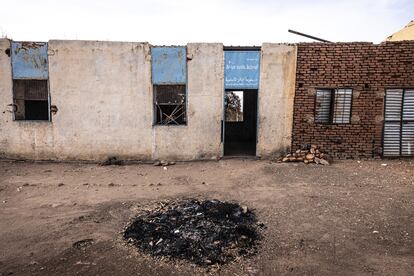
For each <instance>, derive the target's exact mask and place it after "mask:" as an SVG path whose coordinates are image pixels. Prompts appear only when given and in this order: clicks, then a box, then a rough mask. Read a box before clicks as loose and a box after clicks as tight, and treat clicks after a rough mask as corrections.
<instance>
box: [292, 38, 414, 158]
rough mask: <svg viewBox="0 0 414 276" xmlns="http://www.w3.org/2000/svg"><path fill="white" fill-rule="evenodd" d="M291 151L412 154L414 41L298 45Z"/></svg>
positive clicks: (355, 155) (350, 155) (348, 154)
mask: <svg viewBox="0 0 414 276" xmlns="http://www.w3.org/2000/svg"><path fill="white" fill-rule="evenodd" d="M295 85H296V93H295V100H294V122H293V132H292V150H296V149H299V148H303V147H306V146H307V145H309V144H317V145H319V146H320V147H321V148H322V149H323V150H325V151H326V152H328V153H330V154H331V155H332V156H333V157H334V158H341V159H344V158H373V157H374V158H378V157H382V156H384V157H388V156H413V155H414V90H413V89H414V41H401V42H386V43H381V44H372V43H365V42H362V43H361V42H356V43H302V44H298V56H297V69H296V84H295Z"/></svg>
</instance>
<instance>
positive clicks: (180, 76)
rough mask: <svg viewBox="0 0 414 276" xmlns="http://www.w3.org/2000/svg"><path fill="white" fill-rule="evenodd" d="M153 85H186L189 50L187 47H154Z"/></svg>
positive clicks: (152, 49)
mask: <svg viewBox="0 0 414 276" xmlns="http://www.w3.org/2000/svg"><path fill="white" fill-rule="evenodd" d="M151 61H152V66H151V67H152V83H153V84H186V82H187V50H186V48H185V47H152V48H151Z"/></svg>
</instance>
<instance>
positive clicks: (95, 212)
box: [0, 160, 414, 275]
mask: <svg viewBox="0 0 414 276" xmlns="http://www.w3.org/2000/svg"><path fill="white" fill-rule="evenodd" d="M382 163H386V164H387V166H383V165H382ZM189 197H195V198H201V199H213V198H215V199H220V200H226V201H237V202H239V203H240V204H243V205H247V206H248V207H249V208H252V209H254V210H255V212H256V213H257V216H258V219H259V220H260V221H261V222H263V223H264V224H265V225H266V226H267V228H266V229H265V230H264V231H263V236H264V238H263V240H262V242H261V244H260V247H259V252H258V253H257V254H256V255H254V256H251V257H249V258H243V259H238V260H236V261H235V262H232V263H230V264H227V265H224V266H221V267H210V268H202V267H197V266H194V265H191V264H188V263H185V262H172V261H169V260H155V259H152V258H151V257H149V256H146V255H143V254H142V253H139V252H137V250H136V249H135V248H133V247H131V246H128V245H126V244H125V243H124V242H123V241H122V238H121V232H122V230H123V228H124V227H125V226H126V225H127V224H128V223H129V222H130V220H131V219H132V218H133V217H134V215H135V214H137V212H139V211H140V210H143V209H146V208H150V207H151V206H153V205H154V204H156V202H157V201H159V200H169V199H181V198H189ZM413 238H414V161H410V160H378V161H355V160H353V161H340V162H339V161H338V162H335V163H334V164H333V165H331V166H317V165H305V164H296V163H295V164H286V163H283V164H282V163H272V162H270V161H258V160H222V161H217V162H216V161H214V162H191V163H177V164H176V165H173V166H168V167H167V170H165V169H163V167H155V166H152V165H148V164H147V165H145V164H135V165H125V166H104V167H103V166H98V165H95V164H59V163H29V162H6V161H2V162H0V275H11V274H13V275H194V274H196V275H199V274H201V275H203V274H208V273H211V274H217V275H410V274H411V275H413V274H412V273H413V271H414V242H413ZM84 239H91V240H89V241H87V242H84V243H77V244H75V245H77V246H73V244H74V243H75V242H77V241H80V240H84ZM79 244H81V245H82V246H79Z"/></svg>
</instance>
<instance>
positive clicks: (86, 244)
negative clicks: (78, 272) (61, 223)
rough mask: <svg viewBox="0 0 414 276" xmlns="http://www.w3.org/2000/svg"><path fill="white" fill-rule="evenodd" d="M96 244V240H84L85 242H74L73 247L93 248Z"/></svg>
mask: <svg viewBox="0 0 414 276" xmlns="http://www.w3.org/2000/svg"><path fill="white" fill-rule="evenodd" d="M94 242H95V240H94V239H83V240H80V241H76V242H74V243H73V244H72V247H73V248H76V249H85V248H87V247H89V246H91V245H92V244H93V243H94Z"/></svg>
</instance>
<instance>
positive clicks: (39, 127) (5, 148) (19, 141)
mask: <svg viewBox="0 0 414 276" xmlns="http://www.w3.org/2000/svg"><path fill="white" fill-rule="evenodd" d="M10 44H11V43H10V41H9V40H7V39H0V107H1V113H0V114H1V118H0V156H2V157H12V158H13V157H22V156H24V157H26V158H29V159H43V158H46V157H48V156H49V155H50V153H51V148H52V147H53V144H54V143H53V142H54V141H53V140H54V139H53V127H52V125H51V124H50V123H47V122H25V121H13V113H12V112H11V110H12V107H11V106H9V105H10V104H13V93H12V83H13V82H12V73H11V59H10V57H9V56H8V55H7V54H6V50H7V49H10V46H11V45H10Z"/></svg>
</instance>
